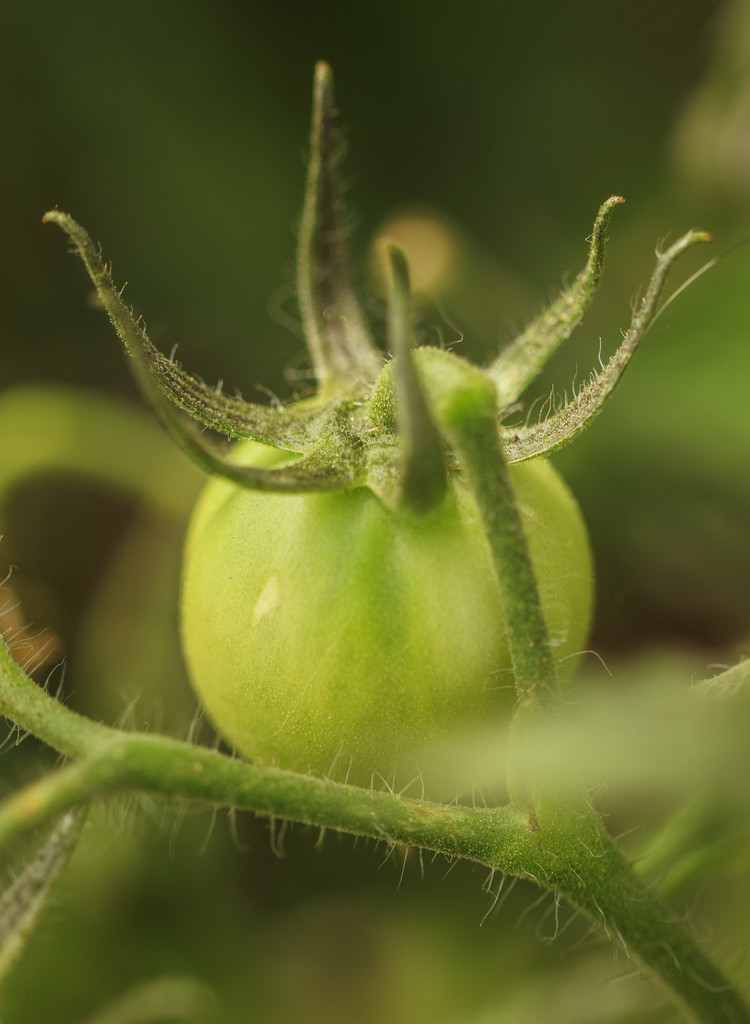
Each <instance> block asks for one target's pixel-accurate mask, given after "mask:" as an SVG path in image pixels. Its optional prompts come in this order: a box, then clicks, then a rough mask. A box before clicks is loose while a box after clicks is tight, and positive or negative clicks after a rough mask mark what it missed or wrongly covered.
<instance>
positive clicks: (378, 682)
mask: <svg viewBox="0 0 750 1024" xmlns="http://www.w3.org/2000/svg"><path fill="white" fill-rule="evenodd" d="M235 454H236V457H237V459H238V461H242V462H245V463H246V464H251V465H265V466H271V465H277V464H279V462H280V461H281V460H282V459H283V455H282V454H281V453H279V452H277V451H275V450H274V449H271V448H268V447H264V446H261V445H258V444H254V443H244V444H242V445H240V446H239V447H238V448H237V449H236V450H235ZM511 474H512V481H513V484H514V486H515V489H516V493H517V496H518V500H519V504H520V507H521V510H522V517H523V522H524V526H525V529H526V533H527V537H528V541H529V546H530V551H531V556H532V560H533V562H534V566H535V569H536V573H537V577H538V580H539V587H540V596H541V600H542V605H543V609H544V614H545V617H546V620H547V624H548V627H549V631H550V637H551V641H552V645H553V651H554V653H555V657H556V658H557V659H559V661H560V667H561V672H562V674H563V675H565V674H567V673H569V671H570V670H571V669H572V666H573V664H574V662H575V655H576V654H577V653H579V652H580V651H581V648H582V647H583V646H584V643H585V638H586V635H587V630H588V626H589V619H590V612H591V597H592V568H591V559H590V553H589V547H588V540H587V536H586V531H585V528H584V525H583V522H582V520H581V516H580V512H579V510H578V507H577V504H576V502H575V499H574V498H573V497H572V495H571V494H570V492H569V491H568V489H567V488H566V486H565V485H564V483H563V482H562V481H561V479H560V477H559V476H558V475H557V473H556V472H555V470H554V469H553V468H552V466H551V465H550V464H549V463H547V462H544V461H541V460H536V461H534V462H530V463H524V464H522V465H519V466H515V467H512V469H511ZM182 632H183V642H184V648H185V652H186V657H187V662H188V667H189V670H190V674H191V676H192V680H193V684H194V686H195V689H196V691H197V693H198V695H199V697H200V699H201V701H202V703H203V705H204V707H205V708H206V709H207V711H208V713H209V715H210V717H211V719H212V720H213V722H214V724H215V725H216V727H217V729H218V730H219V732H220V733H221V734H222V735H223V736H224V738H225V739H226V740H227V742H228V743H229V744H231V745H232V746H233V747H234V748H236V750H238V751H239V752H241V753H242V754H244V755H246V756H247V757H249V758H251V759H254V760H257V761H259V762H261V763H262V764H264V765H274V766H277V767H280V768H283V769H290V770H294V771H299V772H313V773H316V774H323V775H325V776H328V777H332V778H335V779H337V780H340V781H343V780H348V781H350V782H353V783H357V784H361V785H370V784H371V782H372V780H373V778H374V777H377V776H378V775H379V776H382V777H383V778H384V779H385V780H387V781H388V782H391V781H392V780H393V779H394V777H395V779H396V780H397V784H401V785H403V784H404V783H405V782H407V781H408V780H409V779H411V778H412V777H414V776H415V775H416V774H418V773H419V772H420V771H421V770H422V768H423V764H424V758H425V757H427V753H428V751H429V750H430V749H431V748H432V747H434V746H435V745H436V744H440V743H441V742H445V741H446V740H448V739H451V740H453V739H456V738H461V737H463V736H470V735H471V734H472V733H473V732H475V731H476V730H477V729H478V727H480V726H482V725H486V724H488V723H490V722H492V721H493V720H498V719H503V718H507V717H508V716H509V714H510V711H511V709H512V707H513V704H514V699H515V698H514V689H513V674H512V670H511V667H510V655H509V651H508V645H507V641H506V637H505V631H504V626H503V617H502V608H501V594H500V592H499V589H498V586H497V583H496V580H495V576H494V574H493V569H492V566H491V563H490V557H489V553H488V549H487V546H486V542H485V539H484V536H483V533H482V530H481V527H480V523H479V519H478V516H477V512H476V509H475V507H474V504H473V500H472V497H471V495H470V493H469V491H468V489H467V487H466V486H465V485H464V483H463V482H462V480H461V477H460V476H459V475H458V474H457V473H456V474H455V475H452V478H451V480H450V484H449V489H448V494H447V497H446V499H445V500H444V501H443V503H442V504H441V505H440V506H439V507H438V508H436V509H434V510H433V511H432V512H430V513H429V514H428V515H426V516H424V517H415V516H411V515H407V514H403V513H399V512H395V511H393V510H392V509H390V508H388V507H386V506H385V505H384V504H383V503H382V502H381V501H380V500H379V499H378V498H377V497H375V495H374V494H373V493H371V492H370V491H369V490H368V489H366V488H360V489H356V490H351V491H345V492H335V493H316V494H304V495H289V494H268V493H259V492H257V491H251V490H247V489H246V488H243V487H240V486H237V485H235V484H233V483H231V482H228V481H226V480H224V479H220V478H214V479H212V480H211V481H210V482H209V484H208V485H207V487H206V489H205V491H204V493H203V495H202V498H201V499H200V501H199V503H198V506H197V508H196V510H195V513H194V517H193V520H192V523H191V526H190V529H189V533H188V537H187V543H186V553H185V564H184V577H183V593H182ZM428 795H434V794H431V793H429V792H428Z"/></svg>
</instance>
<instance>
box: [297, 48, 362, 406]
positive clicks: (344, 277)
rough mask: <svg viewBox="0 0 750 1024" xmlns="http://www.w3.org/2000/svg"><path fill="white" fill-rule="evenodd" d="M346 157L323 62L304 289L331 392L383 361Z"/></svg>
mask: <svg viewBox="0 0 750 1024" xmlns="http://www.w3.org/2000/svg"><path fill="white" fill-rule="evenodd" d="M341 156H342V146H341V142H340V140H339V135H338V132H337V128H336V105H335V99H334V94H333V75H332V73H331V69H330V68H329V66H328V65H327V64H326V63H324V62H323V61H321V62H319V63H318V64H317V65H316V68H315V81H314V93H313V112H312V127H311V132H310V162H309V165H308V170H307V181H306V186H305V201H304V205H303V209H302V219H301V223H300V231H299V243H298V248H297V291H298V295H299V304H300V311H301V313H302V326H303V329H304V333H305V338H306V341H307V345H308V348H309V350H310V355H311V357H312V362H313V369H314V371H315V376H316V377H317V380H318V386H319V390H320V391H322V392H323V393H328V394H335V393H336V392H337V391H339V390H340V389H341V388H342V386H344V387H345V386H346V385H351V383H352V382H353V381H372V380H374V379H375V377H376V376H377V374H378V371H379V370H380V368H381V366H382V358H381V356H380V355H379V354H378V352H377V349H376V348H375V345H374V344H373V342H372V339H371V337H370V332H369V330H368V328H367V326H366V323H365V318H364V316H363V313H362V310H361V308H360V305H359V302H358V300H357V297H356V295H355V292H354V287H353V284H352V273H351V269H350V256H349V217H348V215H347V210H346V204H345V201H344V194H343V188H342V183H341V177H340V172H339V166H340V163H341Z"/></svg>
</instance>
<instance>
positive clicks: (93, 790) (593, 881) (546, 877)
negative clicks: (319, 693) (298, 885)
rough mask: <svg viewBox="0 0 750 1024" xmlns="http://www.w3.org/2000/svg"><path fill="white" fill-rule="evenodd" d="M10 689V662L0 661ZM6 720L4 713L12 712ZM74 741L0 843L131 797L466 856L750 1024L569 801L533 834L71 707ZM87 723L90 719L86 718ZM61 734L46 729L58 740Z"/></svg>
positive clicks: (3, 819)
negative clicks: (93, 722)
mask: <svg viewBox="0 0 750 1024" xmlns="http://www.w3.org/2000/svg"><path fill="white" fill-rule="evenodd" d="M0 678H1V679H2V680H3V682H4V683H5V682H6V681H7V666H5V665H0ZM50 701H51V698H49V697H47V696H46V694H44V693H42V691H40V690H38V689H37V688H35V687H34V685H33V683H31V682H29V683H28V687H27V692H26V694H24V695H23V699H20V698H17V699H16V701H15V704H16V706H17V708H18V712H19V718H20V719H21V721H20V722H19V724H21V725H24V726H25V727H28V726H29V725H31V724H32V722H33V721H38V719H39V711H38V710H37V712H36V714H32V713H31V708H32V706H33V705H39V707H40V708H41V709H42V716H44V715H45V714H49V712H50V706H49V702H50ZM3 710H5V713H6V714H7V710H6V709H5V708H4V709H3ZM60 711H61V713H62V715H63V717H67V718H69V719H70V729H71V730H73V731H76V730H78V731H80V736H79V738H78V742H77V743H75V744H74V743H71V740H70V737H69V736H68V735H63V736H62V738H63V740H64V743H62V744H61V745H60V746H61V748H63V749H65V750H68V751H69V750H70V749H71V747H73V746H75V748H76V749H78V750H79V751H82V752H83V751H86V750H88V753H86V754H85V756H83V757H82V759H81V760H80V761H79V762H78V763H74V764H71V765H69V766H67V767H65V768H63V769H61V770H59V771H57V772H56V773H54V774H52V775H48V776H46V777H45V778H42V779H40V780H39V781H37V782H35V783H33V784H32V785H30V786H27V787H26V788H25V789H22V790H20V791H19V792H17V793H15V794H14V795H13V796H11V797H10V798H9V799H7V800H6V801H5V803H4V804H0V846H1V845H2V844H3V843H7V842H8V841H9V840H10V839H12V838H15V837H18V836H20V835H24V834H26V833H28V832H29V831H31V830H32V829H34V828H36V827H38V826H39V825H41V824H43V823H45V822H47V821H49V820H50V819H52V818H54V817H56V816H57V815H59V814H60V813H61V812H63V811H64V810H66V809H67V808H71V807H74V806H77V805H79V804H85V803H88V802H90V801H91V800H94V799H96V798H102V797H104V796H107V795H110V794H113V793H118V792H123V791H128V790H133V791H141V792H149V793H155V794H161V795H164V796H167V797H171V798H175V797H177V798H180V797H182V798H185V799H188V800H193V801H200V802H205V803H208V804H214V805H221V806H229V807H234V808H244V809H248V810H252V811H254V812H255V813H257V814H261V815H265V816H269V817H272V818H284V819H290V820H292V821H298V822H305V823H308V824H311V825H316V826H319V827H321V828H330V829H338V830H341V831H344V832H348V833H352V834H355V835H363V836H369V837H371V838H373V839H377V840H382V841H384V842H387V843H401V844H405V845H408V846H418V847H421V848H424V849H427V850H433V851H435V852H438V853H441V854H444V855H445V856H448V857H463V858H467V859H470V860H473V861H477V862H479V863H481V864H484V865H487V866H488V867H490V868H493V869H495V870H497V871H501V872H505V873H508V874H512V875H515V876H517V877H519V878H524V879H528V880H531V881H534V882H536V883H538V884H539V885H541V886H543V887H544V888H547V889H549V890H550V891H552V892H554V893H557V894H560V895H562V896H565V897H567V898H568V899H569V900H571V901H572V902H573V903H574V904H575V905H576V906H578V907H579V908H580V909H582V910H583V911H584V912H585V913H586V914H588V915H589V916H590V917H591V919H592V920H593V921H594V922H597V923H599V924H600V925H601V927H602V928H603V929H604V930H605V931H606V933H607V934H608V935H609V937H610V938H611V939H612V940H613V941H614V942H616V943H619V944H620V945H621V946H622V947H623V948H624V949H625V950H626V951H627V952H628V954H633V955H636V956H637V957H638V958H639V959H641V960H642V962H643V963H644V964H645V965H646V966H647V967H648V968H649V969H650V970H652V971H653V972H654V973H655V974H657V975H658V976H659V977H661V978H662V979H663V980H664V981H665V982H666V983H667V984H668V985H669V986H670V988H671V989H672V991H673V993H674V995H675V997H676V998H678V999H679V1000H680V1001H681V1002H683V1003H684V1004H685V1005H687V1006H689V1007H690V1008H691V1010H692V1011H693V1012H694V1013H695V1014H696V1015H697V1018H698V1019H699V1020H701V1021H704V1022H706V1024H747V1022H748V1021H750V1015H748V1012H747V1009H746V1008H745V1007H744V1005H743V1003H742V1001H741V999H740V997H739V995H738V994H737V993H736V991H735V990H734V989H732V987H731V986H730V985H729V983H728V982H727V980H726V979H725V978H724V977H723V975H722V974H721V972H720V971H719V970H718V969H717V968H716V967H715V966H714V965H713V964H712V963H711V961H710V960H709V959H708V958H707V957H706V956H705V955H704V954H703V952H702V951H701V950H700V948H699V947H698V946H697V944H696V943H695V941H694V940H693V939H692V937H691V936H690V935H689V933H687V932H686V931H685V930H684V929H683V927H682V926H681V925H680V924H679V923H678V922H677V921H676V920H675V919H674V918H673V916H672V915H671V914H670V913H669V912H668V911H667V910H666V908H665V907H664V906H663V905H662V904H661V903H660V902H659V900H658V899H657V898H656V896H655V895H654V894H653V892H652V891H651V890H650V889H648V888H647V887H646V886H645V885H644V884H643V883H642V882H641V881H640V880H639V879H638V878H637V877H636V876H635V874H634V872H633V871H632V869H631V868H630V866H629V865H628V863H627V862H626V861H625V859H624V858H623V857H622V855H621V854H620V852H619V851H618V850H617V848H616V847H615V845H614V843H613V842H612V841H611V840H610V839H609V837H608V836H607V835H606V833H605V831H604V829H603V827H602V825H601V822H600V820H599V818H598V816H597V815H596V814H595V813H594V812H593V811H592V810H591V809H590V808H589V807H588V806H587V805H586V804H585V803H583V802H581V801H580V800H578V799H573V800H572V801H569V802H568V803H565V804H560V803H558V804H557V805H556V806H555V808H554V809H552V808H551V807H550V806H548V805H544V806H542V808H541V811H542V813H541V815H540V820H539V822H538V823H537V824H536V826H535V827H533V828H532V827H530V825H529V822H528V819H527V817H526V816H525V815H524V814H522V813H520V812H519V811H517V810H516V809H515V808H513V807H511V806H507V807H499V808H493V809H483V808H482V809H479V808H467V807H457V806H445V805H439V804H429V803H424V802H420V801H415V800H407V799H404V798H403V797H398V796H394V795H392V794H390V793H376V792H372V791H370V790H364V789H360V788H356V787H351V786H345V785H341V784H337V783H332V782H328V781H326V780H322V779H315V778H312V777H311V776H305V775H296V774H293V773H289V772H282V771H278V770H274V769H269V768H258V767H256V766H254V765H251V764H247V763H246V762H244V761H239V760H236V759H233V758H230V757H227V756H225V755H222V754H219V753H217V752H216V751H212V750H207V749H205V748H202V747H193V746H190V745H188V744H186V743H181V742H178V741H176V740H171V739H168V738H166V737H160V736H153V735H144V734H139V733H131V734H124V733H120V732H118V731H117V730H114V729H108V728H105V727H104V726H99V727H97V729H96V732H91V731H89V730H88V728H87V727H86V726H85V725H84V724H83V721H82V720H81V719H80V718H79V716H75V715H73V713H72V712H70V711H67V710H66V709H65V708H61V709H60ZM84 721H85V720H84ZM59 732H60V730H59V726H55V727H54V728H44V727H43V728H41V729H40V732H39V734H40V735H42V736H43V737H44V738H47V739H49V738H51V737H52V736H53V735H54V734H56V733H59Z"/></svg>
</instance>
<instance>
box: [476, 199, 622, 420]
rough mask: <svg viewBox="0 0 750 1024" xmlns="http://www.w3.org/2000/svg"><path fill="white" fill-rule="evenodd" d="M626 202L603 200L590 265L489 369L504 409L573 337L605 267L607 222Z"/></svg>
mask: <svg viewBox="0 0 750 1024" xmlns="http://www.w3.org/2000/svg"><path fill="white" fill-rule="evenodd" d="M624 202H625V200H624V199H623V198H622V196H610V198H609V199H607V200H606V202H604V203H602V205H601V206H600V207H599V213H598V214H597V217H596V221H595V222H594V230H593V232H592V234H591V242H590V246H589V258H588V260H587V262H586V266H585V267H584V268H583V270H582V271H581V272H580V274H579V275H578V276H577V277H576V279H575V281H573V283H572V285H571V286H570V288H566V289H565V291H563V292H562V293H561V294H560V295H559V296H558V298H557V299H555V301H554V302H552V303H551V304H550V305H549V306H548V307H547V308H546V309H544V310H543V311H542V312H541V313H540V314H539V316H537V317H536V318H535V319H534V320H532V321H531V323H530V324H529V325H528V327H526V329H525V330H524V331H523V333H522V334H520V335H519V336H518V337H517V338H516V339H515V340H514V341H512V342H511V343H510V345H508V347H507V348H505V349H503V351H502V352H501V353H500V355H499V356H498V357H497V359H496V360H495V361H494V363H492V365H491V366H490V367H489V368H488V370H487V372H488V373H489V375H490V377H491V378H492V379H493V380H494V381H495V383H496V385H497V402H498V406H499V408H500V410H501V411H502V410H503V409H505V408H506V407H507V406H509V405H511V404H512V403H513V402H515V401H516V400H517V399H518V397H519V396H520V395H521V393H522V392H523V390H524V389H525V388H526V387H527V386H528V385H529V384H530V383H531V382H532V381H533V380H534V378H535V377H536V376H537V375H538V374H539V372H540V370H541V369H542V367H543V366H544V364H545V363H546V362H547V360H548V359H549V358H550V356H552V355H553V353H554V352H556V351H557V349H558V348H559V347H560V345H561V344H562V343H563V342H564V341H566V340H567V339H568V338H569V337H570V335H571V333H572V331H573V328H574V327H575V326H576V324H578V323H579V322H580V319H581V317H582V316H583V314H584V313H585V311H586V309H587V308H588V307H589V305H590V304H591V300H592V299H593V297H594V292H595V291H596V289H597V286H598V284H599V279H600V278H601V274H602V268H603V266H604V250H605V242H606V232H607V225H608V224H609V220H610V217H611V216H612V211H613V210H614V208H615V207H616V206H619V205H620V203H624Z"/></svg>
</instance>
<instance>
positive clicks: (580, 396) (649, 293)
mask: <svg viewBox="0 0 750 1024" xmlns="http://www.w3.org/2000/svg"><path fill="white" fill-rule="evenodd" d="M710 241H711V236H710V235H709V234H708V233H707V232H705V231H688V232H687V234H685V235H683V236H682V237H681V238H678V239H677V241H676V242H675V243H674V244H673V245H671V246H670V247H669V248H668V249H667V250H666V252H663V253H658V254H657V260H656V267H655V268H654V272H653V274H652V275H651V280H650V281H649V285H648V288H647V289H646V294H645V295H644V296H643V298H642V300H641V302H640V304H639V306H638V308H637V309H636V310H635V312H634V313H633V318H632V320H631V322H630V327H629V328H628V330H627V332H626V334H625V337H624V338H623V341H622V343H621V344H620V346H619V347H618V349H617V351H616V352H615V353H614V355H613V356H612V357H611V358H610V359H609V360H608V362H607V364H606V366H605V367H604V369H603V370H602V371H601V373H599V374H592V376H591V379H590V380H589V381H588V382H586V383H584V384H582V385H581V387H580V388H579V389H578V391H577V392H576V393H575V394H574V397H573V398H572V399H571V400H570V401H569V402H568V403H567V404H566V405H564V406H563V408H562V409H560V410H559V412H556V413H554V414H553V415H552V416H549V417H548V418H547V419H546V420H545V421H544V422H542V423H539V424H536V425H535V426H528V427H519V428H517V429H515V430H514V429H513V428H512V427H508V428H503V430H502V436H503V441H504V446H505V454H506V458H507V459H508V461H509V462H523V461H524V460H525V459H532V458H534V457H535V456H537V455H544V454H546V453H548V452H552V451H554V450H555V449H557V448H562V447H563V446H564V445H566V444H569V443H570V442H571V441H572V440H573V439H574V438H576V437H577V436H578V435H579V434H580V433H582V432H583V431H584V430H585V429H586V428H587V427H588V426H589V425H590V424H591V422H592V421H593V420H594V418H595V417H596V416H597V415H598V414H599V413H600V412H601V410H602V407H603V405H604V403H605V402H606V401H607V399H608V398H609V396H610V395H611V394H612V392H613V391H614V389H615V387H616V386H617V384H618V383H619V381H620V379H621V377H622V375H623V373H624V372H625V370H626V369H627V367H628V364H629V363H630V360H631V359H632V358H633V356H634V354H635V352H636V350H637V348H638V346H639V345H640V343H641V342H642V341H643V338H644V337H645V335H646V333H647V331H648V329H649V328H650V327H651V325H652V324H653V322H654V320H655V319H656V317H657V316H658V315H659V313H660V311H661V309H662V308H663V307H660V306H659V299H660V298H661V295H662V293H663V291H664V285H665V284H666V281H667V275H668V274H669V272H670V270H671V269H672V267H673V265H674V263H675V261H676V260H677V259H678V258H679V257H680V256H681V255H682V254H683V253H684V252H686V251H687V250H688V249H690V248H692V246H694V245H697V244H698V243H699V242H710Z"/></svg>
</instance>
